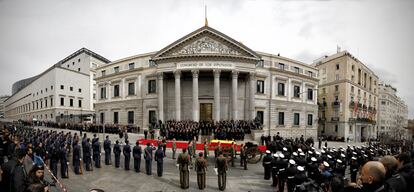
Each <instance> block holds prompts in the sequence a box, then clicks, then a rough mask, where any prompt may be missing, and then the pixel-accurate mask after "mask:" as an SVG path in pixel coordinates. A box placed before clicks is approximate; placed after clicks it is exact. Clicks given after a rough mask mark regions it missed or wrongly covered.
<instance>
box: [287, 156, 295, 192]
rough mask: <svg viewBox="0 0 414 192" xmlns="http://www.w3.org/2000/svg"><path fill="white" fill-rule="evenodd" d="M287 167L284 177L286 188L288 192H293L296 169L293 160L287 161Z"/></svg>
mask: <svg viewBox="0 0 414 192" xmlns="http://www.w3.org/2000/svg"><path fill="white" fill-rule="evenodd" d="M289 164H290V165H289V167H288V168H287V169H286V177H287V188H288V192H293V190H294V189H295V182H294V178H295V175H296V173H297V168H296V167H295V165H296V162H295V160H293V159H290V160H289Z"/></svg>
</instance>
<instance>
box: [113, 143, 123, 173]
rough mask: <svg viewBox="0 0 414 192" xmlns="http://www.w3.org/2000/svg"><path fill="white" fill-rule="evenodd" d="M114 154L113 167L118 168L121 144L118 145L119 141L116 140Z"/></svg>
mask: <svg viewBox="0 0 414 192" xmlns="http://www.w3.org/2000/svg"><path fill="white" fill-rule="evenodd" d="M114 155H115V168H119V164H120V161H121V146H120V145H119V141H118V140H116V142H115V145H114Z"/></svg>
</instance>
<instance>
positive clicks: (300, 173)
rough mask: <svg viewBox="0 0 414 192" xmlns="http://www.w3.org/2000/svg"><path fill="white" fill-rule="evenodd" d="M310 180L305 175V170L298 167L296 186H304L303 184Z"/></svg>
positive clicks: (295, 179)
mask: <svg viewBox="0 0 414 192" xmlns="http://www.w3.org/2000/svg"><path fill="white" fill-rule="evenodd" d="M307 181H308V178H307V176H306V173H305V168H304V167H302V166H297V172H296V174H295V178H294V184H295V186H298V185H302V184H303V183H305V182H307Z"/></svg>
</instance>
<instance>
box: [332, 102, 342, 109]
mask: <svg viewBox="0 0 414 192" xmlns="http://www.w3.org/2000/svg"><path fill="white" fill-rule="evenodd" d="M332 106H333V107H334V108H339V107H340V106H341V103H340V102H339V101H334V102H332Z"/></svg>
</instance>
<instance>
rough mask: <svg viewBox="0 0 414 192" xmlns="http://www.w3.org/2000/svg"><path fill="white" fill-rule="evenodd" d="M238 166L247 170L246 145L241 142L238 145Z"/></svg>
mask: <svg viewBox="0 0 414 192" xmlns="http://www.w3.org/2000/svg"><path fill="white" fill-rule="evenodd" d="M240 166H242V167H244V170H247V154H246V146H245V145H244V144H241V146H240Z"/></svg>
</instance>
